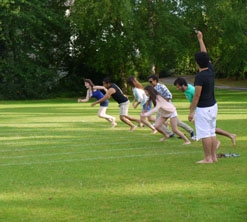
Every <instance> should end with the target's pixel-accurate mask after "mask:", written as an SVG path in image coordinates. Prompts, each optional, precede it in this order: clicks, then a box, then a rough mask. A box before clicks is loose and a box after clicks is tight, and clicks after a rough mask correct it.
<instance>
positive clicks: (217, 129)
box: [215, 128, 236, 146]
mask: <svg viewBox="0 0 247 222" xmlns="http://www.w3.org/2000/svg"><path fill="white" fill-rule="evenodd" d="M215 133H216V134H219V135H222V136H226V137H228V138H229V139H231V141H232V145H233V146H235V145H236V134H232V133H230V132H227V131H225V130H223V129H220V128H216V129H215Z"/></svg>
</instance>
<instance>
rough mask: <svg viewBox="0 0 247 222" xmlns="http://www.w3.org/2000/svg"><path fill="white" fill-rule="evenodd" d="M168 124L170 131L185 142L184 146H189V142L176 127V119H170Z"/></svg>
mask: <svg viewBox="0 0 247 222" xmlns="http://www.w3.org/2000/svg"><path fill="white" fill-rule="evenodd" d="M170 122H171V127H172V131H173V132H174V133H175V134H177V135H178V136H180V137H181V138H183V139H184V141H185V143H184V144H185V145H187V144H190V143H191V142H190V141H189V139H188V138H187V137H186V136H185V135H184V134H183V133H182V132H181V131H180V130H179V129H178V126H177V117H172V118H171V119H170Z"/></svg>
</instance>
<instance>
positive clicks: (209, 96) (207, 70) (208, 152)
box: [188, 31, 218, 163]
mask: <svg viewBox="0 0 247 222" xmlns="http://www.w3.org/2000/svg"><path fill="white" fill-rule="evenodd" d="M197 38H198V41H199V45H200V52H197V53H196V54H195V61H196V63H197V66H198V68H199V72H198V74H197V75H196V77H195V83H194V86H195V94H194V97H193V100H192V103H191V106H190V113H189V116H188V120H189V121H192V120H193V119H194V118H195V127H196V134H197V139H198V140H199V139H202V145H203V149H204V159H203V160H201V161H198V162H197V163H213V162H217V161H218V160H217V156H216V150H217V139H216V134H215V129H216V117H217V112H218V106H217V102H216V99H215V95H214V69H213V66H212V64H211V62H210V61H209V56H208V54H207V50H206V46H205V44H204V41H203V35H202V33H201V32H200V31H197ZM195 109H196V113H195Z"/></svg>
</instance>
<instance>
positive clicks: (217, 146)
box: [216, 140, 220, 150]
mask: <svg viewBox="0 0 247 222" xmlns="http://www.w3.org/2000/svg"><path fill="white" fill-rule="evenodd" d="M219 147H220V141H219V140H217V145H216V150H217V149H219Z"/></svg>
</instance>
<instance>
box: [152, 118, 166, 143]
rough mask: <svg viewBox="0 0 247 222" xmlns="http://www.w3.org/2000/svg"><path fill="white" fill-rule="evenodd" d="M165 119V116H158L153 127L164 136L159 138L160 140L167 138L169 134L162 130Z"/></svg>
mask: <svg viewBox="0 0 247 222" xmlns="http://www.w3.org/2000/svg"><path fill="white" fill-rule="evenodd" d="M164 121H165V118H163V117H161V116H160V117H159V118H158V119H157V120H156V122H155V129H157V130H158V132H159V133H161V134H162V135H163V136H164V137H163V138H161V139H160V142H163V141H165V140H166V139H167V138H169V135H168V134H167V133H166V132H165V131H164V130H163V127H162V125H163V123H164Z"/></svg>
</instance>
